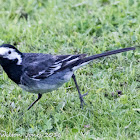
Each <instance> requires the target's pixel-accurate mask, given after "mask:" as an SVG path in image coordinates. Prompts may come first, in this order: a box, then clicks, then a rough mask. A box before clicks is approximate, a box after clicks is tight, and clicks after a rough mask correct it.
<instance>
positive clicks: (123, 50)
mask: <svg viewBox="0 0 140 140" xmlns="http://www.w3.org/2000/svg"><path fill="white" fill-rule="evenodd" d="M131 50H135V47H129V48H123V49H118V50H113V51H108V52H104V53H101V54H96V55H92V56H89V57H85V58H83V59H82V60H81V61H80V62H79V64H78V63H77V66H74V67H73V70H76V69H78V68H79V67H81V66H84V65H86V64H88V63H89V62H90V61H92V60H94V59H97V58H100V57H105V56H108V55H112V54H117V53H122V52H126V51H131Z"/></svg>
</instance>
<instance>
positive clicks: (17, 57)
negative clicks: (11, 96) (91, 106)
mask: <svg viewBox="0 0 140 140" xmlns="http://www.w3.org/2000/svg"><path fill="white" fill-rule="evenodd" d="M130 50H135V47H129V48H123V49H118V50H113V51H108V52H105V53H101V54H96V55H92V56H89V57H86V54H76V55H51V54H42V53H21V52H20V51H19V50H18V49H16V48H15V47H14V46H12V45H9V44H3V45H1V46H0V65H1V66H2V67H3V69H4V71H5V72H6V73H7V75H8V77H9V78H10V79H11V80H12V81H14V82H15V83H16V84H17V85H19V86H20V87H21V88H23V89H24V90H26V91H28V92H32V93H37V94H38V98H37V100H35V101H34V102H33V103H32V104H31V105H30V106H29V107H28V110H29V109H30V108H31V107H32V106H33V105H34V104H35V103H36V102H37V101H38V100H39V99H40V98H41V97H42V94H43V93H47V92H51V91H53V90H56V89H58V88H59V87H60V86H62V85H63V84H64V83H66V82H68V81H69V80H70V78H71V77H72V78H73V80H74V82H75V85H76V88H77V90H78V93H79V98H80V102H81V107H82V108H83V104H84V100H83V97H84V96H86V95H87V94H88V93H85V94H83V95H82V94H81V93H80V90H79V87H78V84H77V82H76V77H75V75H74V71H75V70H77V69H78V68H80V67H82V66H84V65H86V64H88V63H89V62H91V61H92V60H94V59H97V58H100V57H104V56H108V55H112V54H117V53H121V52H125V51H130Z"/></svg>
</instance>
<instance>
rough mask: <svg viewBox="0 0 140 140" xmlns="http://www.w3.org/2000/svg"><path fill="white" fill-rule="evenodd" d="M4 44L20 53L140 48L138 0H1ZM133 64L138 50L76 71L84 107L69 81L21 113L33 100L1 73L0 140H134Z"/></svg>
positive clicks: (138, 68) (139, 120) (139, 84)
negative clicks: (83, 94) (86, 93)
mask: <svg viewBox="0 0 140 140" xmlns="http://www.w3.org/2000/svg"><path fill="white" fill-rule="evenodd" d="M3 43H5V44H7V43H9V44H12V45H15V47H17V48H18V49H19V50H20V51H22V52H34V53H37V52H39V53H51V54H80V53H86V54H88V56H89V55H93V54H97V53H102V52H105V51H109V50H115V49H119V48H125V47H131V46H135V45H139V44H140V1H139V0H0V45H1V44H3ZM139 62H140V51H139V47H137V49H136V50H135V51H130V52H127V53H122V54H117V55H113V56H109V57H105V58H102V59H98V60H96V61H94V62H93V63H90V64H89V65H87V66H86V67H83V68H81V69H79V70H77V71H76V72H75V74H76V77H77V81H78V84H79V86H80V90H81V92H82V93H85V92H88V93H89V94H88V95H87V96H86V97H85V98H84V99H85V102H86V105H85V106H84V108H83V109H81V108H80V101H79V98H78V92H77V90H76V88H75V85H74V82H73V80H72V79H71V80H70V81H69V82H68V83H66V84H64V85H63V86H62V87H61V88H59V89H58V90H56V91H53V92H51V93H47V94H43V97H42V98H41V100H40V101H39V102H38V103H37V104H35V106H34V107H33V108H31V109H30V110H29V111H27V108H28V106H29V105H30V104H31V103H32V102H33V101H34V100H35V99H36V98H37V95H36V94H32V93H28V92H26V91H24V90H22V89H21V88H20V87H18V86H17V85H16V84H15V83H13V82H12V81H11V80H10V79H9V78H8V77H7V75H6V74H5V73H4V72H3V70H2V68H0V137H1V138H0V139H10V140H11V139H13V140H14V139H46V138H48V139H62V140H66V139H68V140H69V139H70V140H73V139H76V140H80V139H82V140H96V139H98V140H138V139H139V138H140V63H139ZM54 80H55V79H54ZM118 93H121V94H118Z"/></svg>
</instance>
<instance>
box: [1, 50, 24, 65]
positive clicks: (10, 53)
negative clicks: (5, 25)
mask: <svg viewBox="0 0 140 140" xmlns="http://www.w3.org/2000/svg"><path fill="white" fill-rule="evenodd" d="M0 55H1V56H2V57H3V58H7V59H9V60H15V59H17V60H18V62H17V65H20V64H21V62H22V58H21V55H20V54H19V53H18V52H16V50H15V49H12V48H8V47H0Z"/></svg>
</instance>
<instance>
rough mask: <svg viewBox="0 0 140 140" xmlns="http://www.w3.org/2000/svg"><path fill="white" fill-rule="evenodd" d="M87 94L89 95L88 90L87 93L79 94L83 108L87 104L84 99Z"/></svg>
mask: <svg viewBox="0 0 140 140" xmlns="http://www.w3.org/2000/svg"><path fill="white" fill-rule="evenodd" d="M86 95H88V92H86V93H85V94H83V95H82V94H80V95H79V99H80V103H81V104H80V107H81V108H82V109H83V106H84V105H86V103H85V101H84V99H83V97H84V96H86Z"/></svg>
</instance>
